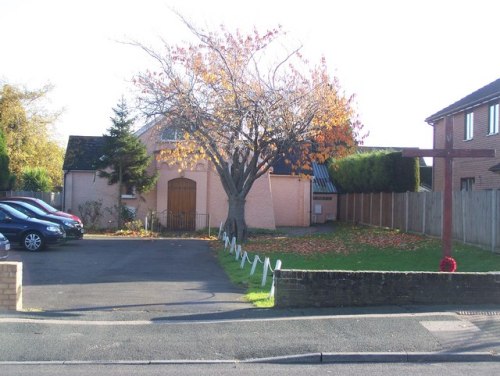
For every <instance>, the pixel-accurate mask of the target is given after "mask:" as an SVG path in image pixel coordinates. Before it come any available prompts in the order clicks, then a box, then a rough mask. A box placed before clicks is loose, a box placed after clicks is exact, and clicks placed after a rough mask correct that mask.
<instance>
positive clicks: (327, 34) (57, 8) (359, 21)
mask: <svg viewBox="0 0 500 376" xmlns="http://www.w3.org/2000/svg"><path fill="white" fill-rule="evenodd" d="M169 8H175V9H176V10H178V11H179V12H180V13H182V14H183V15H184V16H186V17H187V18H188V19H190V20H191V21H192V22H193V23H194V24H196V25H199V26H201V27H203V28H208V29H214V30H215V29H217V28H218V26H219V25H220V24H224V25H226V26H227V28H229V29H234V28H240V29H241V30H242V31H250V30H251V29H252V28H253V27H254V26H255V27H257V29H259V30H265V29H269V28H273V27H275V26H277V25H282V26H283V29H284V30H286V31H287V32H288V33H289V34H288V35H289V38H290V41H291V42H293V43H295V42H296V44H297V45H300V44H301V45H303V46H304V47H303V53H304V55H305V56H306V57H308V58H309V60H310V61H311V63H314V62H318V61H319V59H320V57H321V56H325V57H326V59H327V62H328V66H329V67H330V69H331V73H332V75H335V76H337V77H338V79H339V80H340V84H341V86H342V88H343V89H344V90H345V92H346V94H347V95H351V94H355V95H356V103H357V109H358V112H359V114H360V119H361V121H362V122H363V123H364V125H365V130H366V131H368V132H369V133H370V135H369V137H368V138H367V139H366V141H365V144H366V145H369V146H414V147H422V148H430V147H432V129H431V127H430V126H429V125H427V124H426V123H425V122H424V119H425V118H426V117H427V116H429V115H431V114H433V113H434V112H436V111H438V110H440V109H442V108H443V107H446V106H447V105H449V104H451V103H452V102H455V101H456V100H458V99H460V98H462V97H463V96H465V95H467V94H469V93H470V92H472V91H474V90H476V89H478V88H480V87H482V86H484V85H486V84H488V83H490V82H491V81H494V80H495V79H497V78H499V77H500V49H499V48H498V36H499V35H500V33H499V27H498V25H499V22H498V17H499V14H500V1H495V0H474V1H472V0H470V1H464V0H418V1H410V0H405V1H402V0H399V1H397V0H376V1H374V0H325V1H315V0H309V1H303V0H301V1H295V0H283V1H282V0H252V1H236V0H227V1H226V0H210V1H208V0H86V1H69V0H66V1H65V0H0V38H1V39H0V42H1V43H0V82H4V83H5V82H8V83H12V84H19V85H26V86H28V87H30V88H37V87H41V86H42V85H43V84H46V83H52V84H53V85H54V86H55V89H54V90H53V91H52V92H51V94H50V99H51V102H52V103H51V104H50V105H51V106H53V107H54V108H64V113H63V115H62V116H61V118H60V119H59V121H58V123H57V130H58V134H59V136H58V137H59V138H60V140H61V143H62V144H63V145H65V144H66V141H67V137H68V136H69V135H102V134H103V133H105V132H106V129H107V128H108V127H109V126H110V116H112V111H111V109H112V107H115V105H116V104H117V102H118V100H119V98H120V97H121V95H122V94H123V95H125V96H129V95H130V93H131V89H132V84H131V79H132V77H133V75H134V74H135V73H137V72H139V71H144V70H146V69H148V68H150V69H154V67H155V65H154V61H152V60H150V59H149V58H148V57H147V56H146V55H145V54H144V53H143V52H142V51H140V50H139V49H138V48H135V47H132V46H130V45H126V44H123V43H119V41H125V40H138V41H140V42H143V43H144V44H148V45H159V41H160V38H164V39H166V40H168V41H169V42H172V43H177V42H178V43H182V41H183V40H186V39H187V38H189V35H188V33H187V31H186V30H185V27H184V26H183V25H182V23H181V22H180V21H179V19H178V18H177V17H176V16H175V15H174V14H173V13H172V12H171V10H170V9H169Z"/></svg>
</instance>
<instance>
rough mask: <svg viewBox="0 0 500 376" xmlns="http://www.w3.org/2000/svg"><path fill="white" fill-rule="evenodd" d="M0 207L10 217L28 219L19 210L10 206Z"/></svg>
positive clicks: (0, 205)
mask: <svg viewBox="0 0 500 376" xmlns="http://www.w3.org/2000/svg"><path fill="white" fill-rule="evenodd" d="M0 207H1V208H2V209H4V210H5V211H6V212H7V213H9V215H10V216H11V217H15V218H18V219H28V218H29V216H27V215H26V214H24V213H21V212H20V211H19V210H16V209H14V208H13V207H11V206H8V205H5V204H0Z"/></svg>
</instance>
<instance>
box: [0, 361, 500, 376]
mask: <svg viewBox="0 0 500 376" xmlns="http://www.w3.org/2000/svg"><path fill="white" fill-rule="evenodd" d="M0 371H2V372H4V373H3V374H4V375H9V376H32V375H38V376H88V375H106V376H128V375H130V376H163V375H197V376H218V375H238V376H246V375H249V376H253V375H266V376H275V375H287V376H304V375H308V376H324V375H342V376H351V375H352V376H359V375H370V376H400V375H420V376H456V375H475V376H479V375H485V376H486V375H487V376H491V375H496V374H498V363H473V364H470V363H443V364H328V365H297V364H293V365H289V364H287V365H275V364H201V365H196V364H191V365H181V364H170V365H147V366H145V365H63V366H61V365H31V366H30V365H11V366H1V365H0Z"/></svg>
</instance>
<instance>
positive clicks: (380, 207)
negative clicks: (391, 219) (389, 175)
mask: <svg viewBox="0 0 500 376" xmlns="http://www.w3.org/2000/svg"><path fill="white" fill-rule="evenodd" d="M379 195H380V205H379V211H380V221H379V223H380V225H379V226H380V227H382V203H383V199H382V198H383V196H384V193H383V192H380V193H379Z"/></svg>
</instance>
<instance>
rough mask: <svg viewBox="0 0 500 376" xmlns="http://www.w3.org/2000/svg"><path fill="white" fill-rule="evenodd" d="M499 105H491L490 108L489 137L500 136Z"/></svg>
mask: <svg viewBox="0 0 500 376" xmlns="http://www.w3.org/2000/svg"><path fill="white" fill-rule="evenodd" d="M499 107H500V105H499V104H498V103H492V104H490V106H489V108H488V135H492V134H498V120H499V119H498V110H499Z"/></svg>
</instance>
